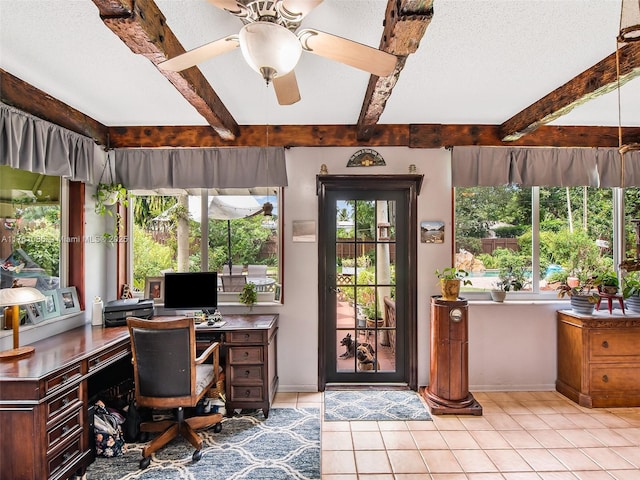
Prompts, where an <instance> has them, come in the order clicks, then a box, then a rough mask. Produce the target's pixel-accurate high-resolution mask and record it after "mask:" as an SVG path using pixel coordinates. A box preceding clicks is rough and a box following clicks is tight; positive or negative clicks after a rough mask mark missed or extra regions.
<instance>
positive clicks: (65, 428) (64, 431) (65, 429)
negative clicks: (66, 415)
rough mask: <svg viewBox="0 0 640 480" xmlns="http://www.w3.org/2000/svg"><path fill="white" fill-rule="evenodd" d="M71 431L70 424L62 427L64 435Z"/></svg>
mask: <svg viewBox="0 0 640 480" xmlns="http://www.w3.org/2000/svg"><path fill="white" fill-rule="evenodd" d="M68 431H69V426H68V425H65V426H64V427H62V434H63V435H64V434H65V433H67V432H68Z"/></svg>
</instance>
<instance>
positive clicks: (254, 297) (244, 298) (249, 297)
mask: <svg viewBox="0 0 640 480" xmlns="http://www.w3.org/2000/svg"><path fill="white" fill-rule="evenodd" d="M239 298H240V301H241V302H242V303H244V304H245V305H246V306H247V307H249V310H251V309H252V308H253V305H254V304H255V303H256V302H257V301H258V292H257V291H256V286H255V284H254V283H249V282H247V283H246V284H245V285H244V287H242V291H241V292H240V295H239Z"/></svg>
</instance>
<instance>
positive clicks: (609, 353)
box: [556, 310, 640, 408]
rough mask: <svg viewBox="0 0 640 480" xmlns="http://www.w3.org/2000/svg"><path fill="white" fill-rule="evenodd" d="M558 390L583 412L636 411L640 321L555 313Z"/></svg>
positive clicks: (638, 403)
mask: <svg viewBox="0 0 640 480" xmlns="http://www.w3.org/2000/svg"><path fill="white" fill-rule="evenodd" d="M557 332H558V377H557V380H556V390H557V391H558V392H560V393H562V394H563V395H565V396H567V397H569V398H570V399H571V400H573V401H574V402H577V403H579V404H580V405H582V406H583V407H589V408H591V407H638V406H640V375H638V370H640V316H638V315H622V314H620V313H614V314H612V315H610V314H607V313H604V312H598V311H596V312H594V313H593V315H580V314H576V313H573V312H572V311H570V310H561V311H559V312H558V313H557Z"/></svg>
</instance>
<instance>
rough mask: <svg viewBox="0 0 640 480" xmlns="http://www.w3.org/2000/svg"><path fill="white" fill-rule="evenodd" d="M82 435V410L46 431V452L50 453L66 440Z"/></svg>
mask: <svg viewBox="0 0 640 480" xmlns="http://www.w3.org/2000/svg"><path fill="white" fill-rule="evenodd" d="M81 433H82V410H81V409H78V410H76V411H75V412H74V413H73V414H72V415H71V416H70V417H67V418H65V419H63V420H62V421H61V422H60V423H58V424H57V425H55V426H54V427H52V428H50V429H49V430H47V452H51V451H52V450H54V449H55V448H56V447H57V446H58V445H60V444H62V443H64V442H65V441H66V440H67V439H69V438H71V437H73V436H75V435H80V434H81Z"/></svg>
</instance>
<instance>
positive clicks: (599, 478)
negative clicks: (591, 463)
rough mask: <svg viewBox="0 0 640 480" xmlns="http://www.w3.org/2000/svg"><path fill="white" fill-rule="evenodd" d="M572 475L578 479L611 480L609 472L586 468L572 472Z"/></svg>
mask: <svg viewBox="0 0 640 480" xmlns="http://www.w3.org/2000/svg"><path fill="white" fill-rule="evenodd" d="M574 475H575V476H576V477H578V478H579V479H580V480H611V479H612V478H614V477H612V476H611V475H610V474H609V473H607V472H605V471H603V470H586V471H584V472H574Z"/></svg>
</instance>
